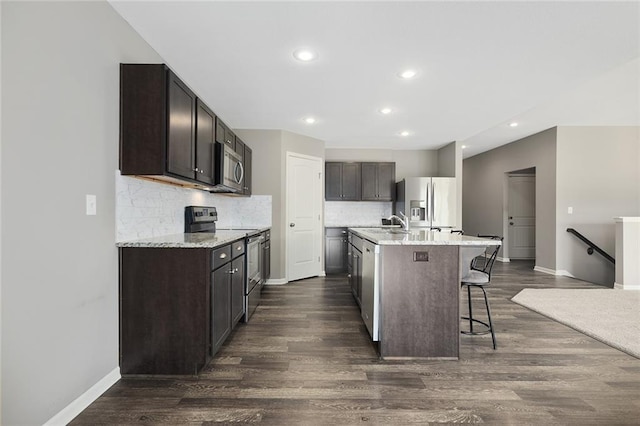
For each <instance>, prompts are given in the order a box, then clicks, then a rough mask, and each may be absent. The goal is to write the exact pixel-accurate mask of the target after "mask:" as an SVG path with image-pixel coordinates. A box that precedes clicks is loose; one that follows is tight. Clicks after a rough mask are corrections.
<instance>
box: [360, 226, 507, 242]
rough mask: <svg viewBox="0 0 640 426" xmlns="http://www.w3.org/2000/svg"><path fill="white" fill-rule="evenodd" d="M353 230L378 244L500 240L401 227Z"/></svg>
mask: <svg viewBox="0 0 640 426" xmlns="http://www.w3.org/2000/svg"><path fill="white" fill-rule="evenodd" d="M349 230H350V231H351V232H353V233H354V234H356V235H358V236H359V237H362V238H364V239H366V240H369V241H371V242H372V243H374V244H377V245H402V246H413V245H437V246H447V245H453V246H496V245H501V242H500V240H492V239H489V238H478V237H471V236H468V235H459V234H452V233H450V232H438V231H432V230H430V229H424V228H415V229H411V230H409V231H405V230H403V229H400V228H394V229H384V228H349Z"/></svg>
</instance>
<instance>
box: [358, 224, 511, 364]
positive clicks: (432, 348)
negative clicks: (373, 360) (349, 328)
mask: <svg viewBox="0 0 640 426" xmlns="http://www.w3.org/2000/svg"><path fill="white" fill-rule="evenodd" d="M349 231H350V232H352V233H353V234H355V235H357V236H359V237H360V238H362V239H363V241H364V242H363V271H362V294H361V312H362V318H363V320H364V322H365V324H366V325H367V329H368V330H369V333H370V334H371V337H372V339H373V340H374V341H376V342H378V349H379V352H380V356H381V357H382V358H384V359H401V358H428V359H458V357H459V350H460V312H459V306H460V302H459V300H460V278H461V277H462V276H464V275H465V274H466V273H467V272H468V270H469V265H470V262H471V259H473V258H474V257H475V256H477V255H479V254H481V253H482V252H483V251H484V249H485V248H486V247H487V246H490V245H499V244H500V241H497V240H490V239H485V238H477V237H470V236H464V235H458V234H451V233H448V232H437V231H431V230H429V229H414V230H411V231H405V230H403V229H397V228H396V229H380V228H350V229H349Z"/></svg>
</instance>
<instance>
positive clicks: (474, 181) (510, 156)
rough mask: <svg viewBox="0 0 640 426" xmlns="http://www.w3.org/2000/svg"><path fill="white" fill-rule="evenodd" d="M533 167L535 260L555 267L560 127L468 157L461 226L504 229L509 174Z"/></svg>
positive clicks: (499, 232) (477, 229) (488, 231)
mask: <svg viewBox="0 0 640 426" xmlns="http://www.w3.org/2000/svg"><path fill="white" fill-rule="evenodd" d="M529 167H535V168H536V266H539V267H542V268H547V269H550V270H555V269H556V128H551V129H548V130H545V131H543V132H540V133H537V134H535V135H532V136H529V137H526V138H524V139H520V140H518V141H516V142H512V143H510V144H508V145H504V146H501V147H499V148H496V149H493V150H491V151H487V152H485V153H482V154H479V155H476V156H473V157H470V158H467V159H466V160H464V162H463V176H464V179H463V191H462V227H463V229H464V231H465V234H468V235H474V234H478V233H485V234H497V235H504V234H505V232H504V224H505V222H504V208H505V205H504V202H505V200H504V195H503V188H504V185H505V179H506V177H505V175H506V173H508V172H511V171H514V170H521V169H526V168H529ZM505 246H508V244H507V243H506V242H505ZM500 255H501V256H502V250H501V254H500Z"/></svg>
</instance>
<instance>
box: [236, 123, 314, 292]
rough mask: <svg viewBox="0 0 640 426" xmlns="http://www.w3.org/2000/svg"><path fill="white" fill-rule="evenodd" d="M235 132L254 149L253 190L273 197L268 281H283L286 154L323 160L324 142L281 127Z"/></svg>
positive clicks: (284, 269) (284, 273)
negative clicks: (280, 128)
mask: <svg viewBox="0 0 640 426" xmlns="http://www.w3.org/2000/svg"><path fill="white" fill-rule="evenodd" d="M234 132H235V133H236V134H237V135H238V136H239V137H240V138H242V140H244V141H245V142H246V143H247V144H248V145H249V146H250V147H251V149H252V150H253V175H252V177H253V180H252V184H253V187H254V190H253V193H254V194H269V195H271V196H272V201H273V203H272V212H273V214H272V227H271V279H270V281H274V282H283V281H285V279H286V267H285V263H286V230H287V227H286V223H285V221H286V202H287V199H286V196H287V195H286V191H285V188H286V154H287V151H291V152H296V153H298V154H304V155H310V156H313V157H318V158H321V159H324V152H325V151H324V141H321V140H319V139H314V138H311V137H308V136H304V135H299V134H296V133H291V132H287V131H284V130H247V129H234ZM323 186H324V182H323ZM319 196H320V197H323V196H324V195H323V194H320V195H319Z"/></svg>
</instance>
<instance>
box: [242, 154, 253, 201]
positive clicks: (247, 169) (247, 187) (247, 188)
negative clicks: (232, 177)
mask: <svg viewBox="0 0 640 426" xmlns="http://www.w3.org/2000/svg"><path fill="white" fill-rule="evenodd" d="M252 156H253V151H251V148H249V147H248V146H247V145H245V146H244V163H243V164H244V191H243V193H244V195H251V175H252V173H251V170H252V169H251V168H252V167H253V164H252Z"/></svg>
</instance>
